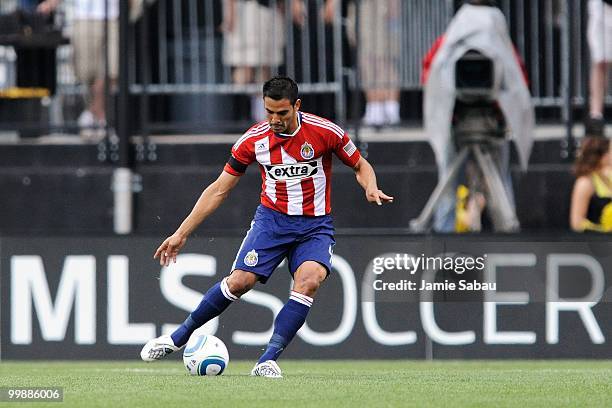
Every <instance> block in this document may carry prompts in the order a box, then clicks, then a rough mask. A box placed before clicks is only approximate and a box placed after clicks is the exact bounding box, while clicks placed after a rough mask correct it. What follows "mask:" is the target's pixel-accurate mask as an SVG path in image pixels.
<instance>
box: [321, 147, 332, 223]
mask: <svg viewBox="0 0 612 408" xmlns="http://www.w3.org/2000/svg"><path fill="white" fill-rule="evenodd" d="M323 170H325V178H326V179H327V180H331V172H332V155H331V153H327V154H325V155H324V156H323ZM330 212H331V183H325V214H329V213H330Z"/></svg>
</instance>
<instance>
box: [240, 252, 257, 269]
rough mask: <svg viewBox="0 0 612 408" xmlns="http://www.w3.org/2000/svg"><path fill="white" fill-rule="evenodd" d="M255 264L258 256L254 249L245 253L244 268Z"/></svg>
mask: <svg viewBox="0 0 612 408" xmlns="http://www.w3.org/2000/svg"><path fill="white" fill-rule="evenodd" d="M257 262H259V256H258V255H257V252H255V250H254V249H252V250H250V251H249V252H247V254H246V255H245V256H244V264H245V265H246V266H255V265H257Z"/></svg>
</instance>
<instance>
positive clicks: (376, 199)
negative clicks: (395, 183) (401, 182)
mask: <svg viewBox="0 0 612 408" xmlns="http://www.w3.org/2000/svg"><path fill="white" fill-rule="evenodd" d="M366 198H367V200H368V201H369V202H370V203H376V204H378V205H383V203H392V202H393V197H391V196H388V195H386V194H385V193H383V191H382V190H379V189H378V188H376V189H372V190H367V191H366Z"/></svg>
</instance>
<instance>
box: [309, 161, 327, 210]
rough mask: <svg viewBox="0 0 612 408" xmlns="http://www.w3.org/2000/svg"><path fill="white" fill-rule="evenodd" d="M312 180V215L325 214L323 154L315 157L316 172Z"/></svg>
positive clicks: (325, 175) (325, 177) (325, 182)
mask: <svg viewBox="0 0 612 408" xmlns="http://www.w3.org/2000/svg"><path fill="white" fill-rule="evenodd" d="M312 181H313V183H314V200H313V201H314V215H316V216H318V215H325V214H326V212H325V209H326V200H325V194H326V191H325V190H326V188H325V186H326V184H327V174H326V173H325V170H324V168H323V156H321V157H319V158H318V159H317V174H316V175H315V176H314V177H313V180H312Z"/></svg>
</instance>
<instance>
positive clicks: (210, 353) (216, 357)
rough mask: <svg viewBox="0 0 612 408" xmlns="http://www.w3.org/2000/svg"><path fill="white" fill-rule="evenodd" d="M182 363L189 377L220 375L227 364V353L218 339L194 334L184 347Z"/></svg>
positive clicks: (208, 335) (207, 335)
mask: <svg viewBox="0 0 612 408" xmlns="http://www.w3.org/2000/svg"><path fill="white" fill-rule="evenodd" d="M183 363H184V364H185V368H186V369H187V371H189V374H191V375H221V374H223V371H224V370H225V368H226V367H227V364H228V363H229V353H228V352H227V347H225V344H224V343H223V341H221V339H219V338H218V337H215V336H212V335H210V334H201V333H198V332H195V333H194V334H192V335H191V337H190V338H189V341H188V342H187V344H186V345H185V351H183Z"/></svg>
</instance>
